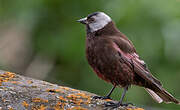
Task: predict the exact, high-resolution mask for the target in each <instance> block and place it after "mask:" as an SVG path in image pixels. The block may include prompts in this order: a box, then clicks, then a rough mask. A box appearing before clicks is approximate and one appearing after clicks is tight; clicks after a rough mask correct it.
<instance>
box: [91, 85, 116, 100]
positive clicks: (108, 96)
mask: <svg viewBox="0 0 180 110" xmlns="http://www.w3.org/2000/svg"><path fill="white" fill-rule="evenodd" d="M115 88H116V85H114V86H113V87H112V89H111V90H110V91H109V93H108V94H107V95H106V96H94V97H93V99H111V97H110V96H111V94H112V92H113V91H114V89H115Z"/></svg>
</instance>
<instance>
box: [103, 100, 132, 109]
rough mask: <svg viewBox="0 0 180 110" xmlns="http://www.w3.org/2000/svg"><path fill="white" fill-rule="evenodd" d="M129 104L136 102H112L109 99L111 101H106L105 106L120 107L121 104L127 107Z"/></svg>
mask: <svg viewBox="0 0 180 110" xmlns="http://www.w3.org/2000/svg"><path fill="white" fill-rule="evenodd" d="M129 105H134V104H132V103H124V104H123V103H119V102H118V103H116V102H111V101H109V102H106V103H105V107H112V108H118V107H120V106H125V107H127V106H129Z"/></svg>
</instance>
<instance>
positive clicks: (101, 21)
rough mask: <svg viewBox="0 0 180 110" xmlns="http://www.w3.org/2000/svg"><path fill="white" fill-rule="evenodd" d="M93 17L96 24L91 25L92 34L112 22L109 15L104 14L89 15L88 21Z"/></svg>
mask: <svg viewBox="0 0 180 110" xmlns="http://www.w3.org/2000/svg"><path fill="white" fill-rule="evenodd" d="M91 17H92V18H94V22H92V23H89V28H90V31H91V32H95V31H97V30H99V29H102V28H103V27H104V26H106V25H107V24H108V23H109V22H111V18H110V17H109V16H108V15H106V14H105V13H104V12H95V13H92V14H89V15H88V16H87V19H88V18H91Z"/></svg>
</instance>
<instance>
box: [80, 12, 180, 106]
mask: <svg viewBox="0 0 180 110" xmlns="http://www.w3.org/2000/svg"><path fill="white" fill-rule="evenodd" d="M77 21H78V22H80V23H82V24H84V25H85V27H86V58H87V61H88V63H89V65H90V66H91V67H92V69H93V71H94V72H95V73H96V74H97V76H98V77H100V78H101V79H102V80H105V81H106V82H108V83H111V84H112V85H113V87H112V89H111V90H110V92H109V93H108V94H107V95H106V96H94V98H95V99H97V98H98V99H111V97H110V96H111V94H112V92H113V91H114V89H115V88H116V87H120V88H123V90H124V91H123V93H122V95H121V98H120V100H119V101H118V102H117V103H107V104H105V105H106V106H111V107H119V106H127V105H128V103H127V104H126V103H123V99H124V97H125V94H126V92H127V90H128V88H129V87H130V86H131V85H135V86H140V87H143V88H145V90H146V91H147V92H148V93H149V94H150V95H151V96H152V98H153V99H154V100H155V101H156V102H158V103H162V102H165V103H175V104H180V101H179V100H178V99H176V98H175V97H173V96H172V95H171V94H170V93H169V92H167V91H166V90H165V89H164V88H163V86H162V84H161V82H160V81H159V80H158V79H157V78H155V77H154V76H153V75H152V74H151V72H150V70H149V69H148V67H147V65H146V63H145V62H144V61H143V60H142V59H141V58H140V57H139V55H138V53H137V51H136V49H135V47H134V45H133V43H132V42H131V41H130V40H129V39H128V37H126V35H125V34H123V33H122V32H120V31H119V29H118V28H117V27H116V25H115V23H114V22H113V21H112V19H111V17H109V16H108V15H107V14H105V13H104V12H94V13H91V14H89V15H88V16H87V17H85V18H81V19H79V20H77Z"/></svg>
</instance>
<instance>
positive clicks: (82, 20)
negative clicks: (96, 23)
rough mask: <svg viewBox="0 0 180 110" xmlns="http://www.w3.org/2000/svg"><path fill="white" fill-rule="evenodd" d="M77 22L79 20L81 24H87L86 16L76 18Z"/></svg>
mask: <svg viewBox="0 0 180 110" xmlns="http://www.w3.org/2000/svg"><path fill="white" fill-rule="evenodd" d="M77 22H80V23H82V24H88V22H87V18H82V19H79V20H77Z"/></svg>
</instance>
